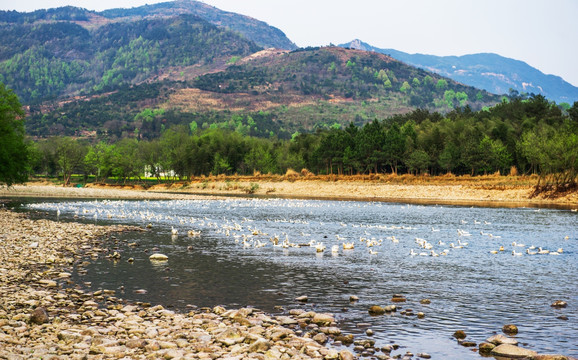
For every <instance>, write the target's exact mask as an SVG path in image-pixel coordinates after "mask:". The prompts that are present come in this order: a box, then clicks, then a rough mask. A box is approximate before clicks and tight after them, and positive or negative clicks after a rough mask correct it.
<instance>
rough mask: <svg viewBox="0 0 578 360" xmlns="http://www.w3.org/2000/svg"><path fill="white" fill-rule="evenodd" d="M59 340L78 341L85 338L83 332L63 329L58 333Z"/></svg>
mask: <svg viewBox="0 0 578 360" xmlns="http://www.w3.org/2000/svg"><path fill="white" fill-rule="evenodd" d="M57 337H58V340H62V341H64V342H65V343H78V342H81V341H82V340H84V336H82V334H80V333H78V332H76V331H72V330H62V331H60V332H59V333H58V334H57Z"/></svg>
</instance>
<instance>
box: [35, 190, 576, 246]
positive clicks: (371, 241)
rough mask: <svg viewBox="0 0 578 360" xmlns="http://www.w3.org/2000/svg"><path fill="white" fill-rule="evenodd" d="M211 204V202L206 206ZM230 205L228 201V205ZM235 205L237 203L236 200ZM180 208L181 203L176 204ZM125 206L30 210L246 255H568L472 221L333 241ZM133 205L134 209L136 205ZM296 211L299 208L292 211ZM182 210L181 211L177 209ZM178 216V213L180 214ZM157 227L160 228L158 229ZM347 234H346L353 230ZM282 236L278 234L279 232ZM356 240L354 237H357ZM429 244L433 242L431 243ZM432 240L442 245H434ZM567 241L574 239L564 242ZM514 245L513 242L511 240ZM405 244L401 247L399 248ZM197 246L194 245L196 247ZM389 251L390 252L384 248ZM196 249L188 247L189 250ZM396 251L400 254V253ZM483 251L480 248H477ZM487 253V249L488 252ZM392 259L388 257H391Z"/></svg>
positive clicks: (244, 222)
mask: <svg viewBox="0 0 578 360" xmlns="http://www.w3.org/2000/svg"><path fill="white" fill-rule="evenodd" d="M207 201H211V200H207ZM223 201H225V202H226V201H227V200H223ZM232 201H235V200H232ZM173 202H175V203H176V204H178V203H179V202H180V200H173ZM126 203H127V202H126V201H108V200H103V201H94V202H90V203H88V204H87V203H84V206H82V207H81V206H79V205H78V203H74V202H73V203H60V204H57V203H43V204H31V205H30V206H31V207H35V206H36V207H38V208H43V209H50V208H52V209H55V210H56V213H57V217H60V214H61V209H63V210H65V211H67V212H69V213H72V214H73V216H74V217H82V218H85V219H93V220H94V221H95V222H97V221H98V219H108V220H121V221H122V220H132V221H135V220H136V221H140V222H143V223H146V224H147V227H153V226H155V227H157V226H165V225H164V224H166V223H170V224H175V225H176V226H177V227H175V225H171V236H172V238H173V240H174V239H176V238H178V236H179V231H181V234H186V235H187V236H188V237H190V238H198V237H200V236H201V235H202V232H201V230H200V229H203V230H202V231H207V232H214V233H215V234H218V235H219V236H220V237H222V238H226V239H232V241H233V242H234V243H235V244H237V245H238V246H240V247H242V248H244V249H260V248H273V249H286V250H287V251H289V249H296V248H311V249H312V251H314V252H315V253H317V254H318V255H322V254H323V253H331V254H332V255H333V256H338V255H339V254H347V253H352V252H359V251H361V252H365V253H367V254H369V255H370V256H376V255H379V254H380V253H382V254H388V253H390V252H392V251H398V252H399V251H404V250H403V249H406V250H405V251H407V248H410V251H409V253H408V256H412V257H413V256H430V257H439V256H448V255H451V254H457V253H459V252H460V251H467V249H469V248H470V247H471V245H470V244H478V245H479V244H482V243H483V244H486V245H487V244H488V241H491V244H494V245H495V248H494V249H492V250H490V251H489V252H490V254H494V255H498V254H508V253H509V254H511V255H512V256H524V255H561V254H563V253H564V250H563V248H558V249H556V250H553V249H552V250H549V249H545V248H543V247H542V246H536V245H533V244H532V245H525V244H522V243H520V242H518V241H513V242H509V241H507V242H506V240H502V237H501V236H500V235H494V234H492V233H489V232H486V231H484V230H482V231H480V235H479V236H478V235H472V233H470V232H469V231H467V230H464V229H463V228H464V227H467V226H468V224H469V221H466V220H460V221H459V226H460V228H457V229H455V228H454V229H453V230H452V229H447V228H446V229H439V228H435V227H432V228H431V230H430V229H427V230H426V229H418V228H415V227H411V226H396V225H390V226H386V225H372V224H347V223H344V222H340V223H338V224H336V223H332V224H329V225H332V227H331V228H330V229H331V230H328V231H327V233H330V231H333V232H337V231H336V229H344V230H343V231H339V232H340V234H332V235H319V234H315V235H312V234H310V233H306V232H305V231H297V232H296V233H292V234H290V229H292V228H294V227H292V226H290V225H292V224H293V225H302V226H301V228H302V229H303V228H310V229H315V231H317V232H318V233H320V232H323V231H322V228H323V227H324V226H325V225H326V224H325V223H324V222H321V221H320V222H315V223H314V224H309V222H308V221H306V220H299V219H297V220H294V219H287V218H276V219H266V221H265V222H263V221H258V223H259V226H261V227H263V229H259V228H257V226H254V225H253V223H254V220H252V219H249V218H246V217H243V218H238V219H227V218H226V217H223V218H222V219H219V220H214V219H209V218H208V217H202V218H198V217H191V216H179V215H171V214H167V212H166V209H165V211H161V209H160V208H155V206H156V204H158V202H150V203H149V204H148V205H149V206H147V201H145V202H144V203H145V204H144V205H143V206H141V207H140V209H139V208H137V209H135V208H134V207H131V206H123V205H126ZM133 204H134V203H133ZM180 206H181V207H186V204H180ZM292 206H294V205H292ZM176 207H177V208H178V206H176ZM224 207H225V209H227V208H228V210H231V206H230V205H229V206H224ZM174 213H175V214H176V213H178V209H175V212H174ZM222 214H230V212H227V211H223V212H222ZM153 223H154V224H155V225H153ZM473 224H474V225H476V226H477V228H478V229H479V228H480V227H483V228H487V229H488V230H489V229H491V223H490V222H488V221H478V220H474V221H473ZM348 227H349V229H347V231H345V229H346V228H348ZM277 230H281V231H279V232H278V233H275V231H277ZM414 231H419V232H420V236H415V234H412V232H414ZM353 234H355V235H353ZM428 239H429V240H428ZM432 239H437V241H436V240H432ZM565 239H566V240H568V239H569V236H566V237H565ZM510 241H511V240H510ZM400 243H401V245H400ZM193 244H194V242H193ZM384 245H388V246H384ZM192 246H193V245H191V246H189V249H190V248H192ZM396 248H397V250H396ZM476 248H477V249H479V248H480V247H479V246H478V247H476ZM486 248H487V246H486ZM386 256H387V255H386Z"/></svg>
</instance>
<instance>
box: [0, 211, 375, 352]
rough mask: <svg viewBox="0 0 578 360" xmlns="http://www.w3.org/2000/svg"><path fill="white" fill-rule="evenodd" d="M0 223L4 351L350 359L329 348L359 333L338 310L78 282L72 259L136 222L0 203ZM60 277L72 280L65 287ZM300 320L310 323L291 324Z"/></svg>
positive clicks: (94, 251)
mask: <svg viewBox="0 0 578 360" xmlns="http://www.w3.org/2000/svg"><path fill="white" fill-rule="evenodd" d="M0 229H2V234H1V235H2V247H1V248H0V328H1V329H0V343H1V350H0V352H1V353H2V355H1V356H0V357H2V358H7V359H21V358H30V356H31V354H34V357H35V358H46V359H64V358H67V359H68V358H70V359H87V358H88V359H91V358H94V359H102V358H123V357H124V358H138V359H145V358H150V359H191V358H199V359H244V358H263V359H285V358H299V359H343V360H350V359H354V356H353V354H352V353H351V352H350V351H349V350H344V349H341V348H336V349H334V348H331V342H329V340H330V339H331V338H335V341H338V338H339V339H340V341H342V343H343V344H351V343H352V342H353V341H354V338H353V335H342V334H341V330H340V329H339V328H337V327H336V326H335V318H334V316H333V315H332V314H326V313H316V312H313V311H308V312H305V311H303V310H301V309H299V310H292V311H290V314H289V316H285V315H281V316H279V317H275V316H272V315H270V314H267V313H264V312H261V311H258V310H256V309H252V308H241V309H235V310H228V309H225V308H223V307H220V306H216V307H214V308H201V309H199V308H196V307H191V309H190V311H189V312H188V313H179V312H175V311H170V310H167V309H165V308H164V307H163V306H161V305H151V304H148V303H142V302H139V303H135V304H130V303H127V302H126V301H125V300H123V299H120V298H117V297H115V296H114V295H115V292H114V290H107V289H101V290H97V291H95V292H94V293H91V292H89V291H86V290H82V288H80V287H75V286H74V283H73V282H72V281H71V277H70V276H69V274H70V272H71V270H72V267H73V265H74V264H78V265H77V266H78V267H80V266H82V267H86V266H87V265H89V264H90V261H91V259H94V258H99V257H106V256H107V255H106V253H107V252H108V251H107V250H106V249H105V246H106V244H105V243H104V241H105V240H104V237H105V236H107V235H108V236H110V234H112V233H113V232H120V231H138V230H140V229H139V228H136V227H127V226H97V225H92V224H78V223H64V222H55V221H49V220H29V219H27V218H26V215H24V214H16V213H12V212H10V211H6V210H3V209H0ZM110 238H111V239H112V237H110ZM32 239H34V240H32ZM33 242H37V243H38V245H36V244H34V246H30V244H31V243H33ZM39 248H40V249H42V251H38V249H39ZM112 254H113V255H114V252H112ZM80 264H83V265H80ZM55 279H59V280H58V281H62V282H67V281H70V283H69V285H67V286H66V288H64V287H61V285H60V284H59V283H58V282H57V281H56V280H55ZM135 292H137V293H146V290H145V289H140V290H135ZM305 299H306V297H305ZM13 304H24V305H25V306H14V305H13ZM32 309H34V310H32ZM49 315H50V316H49ZM6 319H11V320H6ZM27 322H28V323H27ZM282 324H285V325H282ZM301 324H303V329H306V330H299V329H298V328H297V329H295V327H297V325H299V326H301ZM5 330H8V332H5ZM23 335H24V336H23ZM324 344H328V345H324ZM337 344H340V343H337ZM373 344H374V343H373ZM339 346H341V345H339ZM371 346H373V345H371ZM362 348H363V346H362ZM363 349H364V350H363V351H370V350H368V349H366V348H363ZM249 354H253V355H249Z"/></svg>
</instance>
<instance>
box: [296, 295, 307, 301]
mask: <svg viewBox="0 0 578 360" xmlns="http://www.w3.org/2000/svg"><path fill="white" fill-rule="evenodd" d="M295 300H296V301H300V302H307V301H309V298H308V297H307V295H303V296H299V297H296V298H295Z"/></svg>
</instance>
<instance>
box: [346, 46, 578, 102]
mask: <svg viewBox="0 0 578 360" xmlns="http://www.w3.org/2000/svg"><path fill="white" fill-rule="evenodd" d="M339 46H342V47H347V48H353V49H360V50H366V51H374V52H378V53H381V54H387V55H390V56H392V57H393V58H395V59H397V60H400V61H403V62H405V63H407V64H410V65H413V66H416V67H419V68H422V69H426V70H428V71H432V72H435V73H437V74H440V75H442V76H445V77H448V78H450V79H453V80H455V81H459V82H461V83H463V84H467V85H470V86H474V87H477V88H479V89H484V90H487V91H489V92H491V93H493V94H509V92H510V89H512V90H514V94H516V93H534V94H542V95H544V96H546V97H547V98H549V99H550V100H554V101H556V102H558V103H562V102H566V103H569V104H572V103H573V102H574V101H576V100H578V87H576V86H573V85H571V84H569V83H568V82H566V81H564V79H562V78H561V77H559V76H555V75H546V74H544V73H542V72H541V71H540V70H538V69H536V68H534V67H532V66H530V65H528V64H527V63H525V62H523V61H519V60H514V59H509V58H506V57H503V56H500V55H497V54H493V53H481V54H470V55H463V56H434V55H424V54H408V53H405V52H403V51H398V50H395V49H380V48H377V47H374V46H372V45H370V44H367V43H364V42H363V41H361V40H353V41H350V42H348V43H345V44H342V45H339Z"/></svg>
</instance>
